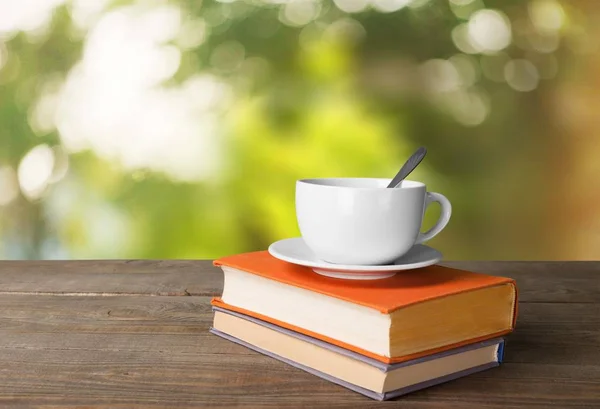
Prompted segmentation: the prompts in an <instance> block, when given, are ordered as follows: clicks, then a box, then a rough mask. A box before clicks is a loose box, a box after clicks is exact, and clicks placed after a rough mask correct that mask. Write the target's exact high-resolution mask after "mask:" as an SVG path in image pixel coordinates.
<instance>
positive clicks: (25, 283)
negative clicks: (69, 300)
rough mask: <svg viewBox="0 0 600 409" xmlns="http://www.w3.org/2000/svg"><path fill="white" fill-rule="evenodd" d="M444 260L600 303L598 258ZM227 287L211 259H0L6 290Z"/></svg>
mask: <svg viewBox="0 0 600 409" xmlns="http://www.w3.org/2000/svg"><path fill="white" fill-rule="evenodd" d="M444 264H445V265H448V266H451V267H456V268H465V269H469V270H473V271H480V272H483V273H488V274H496V275H504V276H507V277H513V278H515V279H516V280H517V285H518V287H519V291H520V294H519V296H520V302H523V303H527V302H578V303H600V280H599V279H598V277H600V263H598V262H446V263H444ZM541 277H543V279H542V278H541ZM222 288H223V274H222V272H221V270H220V269H218V268H216V267H213V266H212V262H210V261H207V260H204V261H192V260H178V261H177V260H173V261H158V260H130V261H92V260H90V261H26V262H25V261H0V294H2V293H15V292H16V293H52V294H71V295H81V294H84V295H85V294H87V295H95V294H98V295H115V294H117V295H127V294H148V295H175V296H184V295H209V296H213V295H218V294H220V293H221V291H222Z"/></svg>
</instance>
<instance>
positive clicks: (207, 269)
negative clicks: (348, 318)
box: [0, 260, 600, 409]
mask: <svg viewBox="0 0 600 409" xmlns="http://www.w3.org/2000/svg"><path fill="white" fill-rule="evenodd" d="M446 264H447V265H451V266H457V267H462V268H468V269H472V270H475V271H482V272H488V273H492V274H498V275H506V276H510V277H514V278H515V279H516V280H517V284H518V286H519V291H520V303H519V310H520V314H519V319H518V322H517V330H516V332H515V333H513V334H512V335H511V336H510V337H509V338H508V341H507V346H506V356H505V363H504V364H503V365H502V366H501V367H499V368H494V369H491V370H488V371H485V372H482V373H479V374H475V375H471V376H469V377H466V378H463V379H459V380H456V381H452V382H450V383H446V384H443V385H439V386H435V387H432V388H429V389H426V390H423V391H420V392H416V393H413V394H411V395H407V396H405V397H402V398H400V399H399V400H397V401H391V402H384V403H381V402H376V401H372V400H369V399H367V398H365V397H363V396H362V395H358V394H356V393H354V392H351V391H348V390H346V389H344V388H342V387H339V386H337V385H334V384H331V383H328V382H326V381H324V380H321V379H320V378H317V377H315V376H312V375H309V374H307V373H305V372H302V371H300V370H297V369H295V368H293V367H291V366H288V365H285V364H283V363H281V362H279V361H276V360H274V359H270V358H267V357H265V356H262V355H259V354H258V353H255V352H253V351H250V350H248V349H245V348H243V347H241V346H238V345H235V344H233V343H231V342H227V341H225V340H223V339H221V338H218V337H216V336H213V335H211V334H209V333H208V328H209V326H210V325H211V319H212V312H211V309H210V305H209V300H210V298H211V297H212V296H213V295H215V294H219V293H220V292H221V288H222V273H221V271H220V270H218V269H216V268H214V267H212V265H211V263H210V262H209V261H137V260H134V261H71V262H50V261H40V262H13V261H3V262H0V408H12V407H24V408H25V407H26V408H55V407H86V408H154V407H165V408H180V407H202V408H206V407H210V406H221V407H231V406H242V407H244V408H249V407H271V408H279V407H285V406H290V407H291V406H294V407H297V406H305V407H310V408H336V407H354V408H379V407H402V408H457V409H468V408H492V407H498V408H506V407H510V408H515V407H527V408H531V407H539V408H548V407H550V406H555V407H557V408H569V407H573V408H600V263H595V262H560V263H542V262H528V263H524V262H462V263H446Z"/></svg>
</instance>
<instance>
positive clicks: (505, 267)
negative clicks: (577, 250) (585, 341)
mask: <svg viewBox="0 0 600 409" xmlns="http://www.w3.org/2000/svg"><path fill="white" fill-rule="evenodd" d="M442 264H444V265H448V266H449V267H455V268H464V269H467V270H472V271H478V272H482V273H486V274H492V275H500V276H506V277H512V278H514V279H515V280H516V281H517V286H518V288H519V291H520V294H519V297H520V301H521V302H577V303H600V262H597V261H551V262H547V261H546V262H544V261H460V262H459V261H453V262H445V263H442Z"/></svg>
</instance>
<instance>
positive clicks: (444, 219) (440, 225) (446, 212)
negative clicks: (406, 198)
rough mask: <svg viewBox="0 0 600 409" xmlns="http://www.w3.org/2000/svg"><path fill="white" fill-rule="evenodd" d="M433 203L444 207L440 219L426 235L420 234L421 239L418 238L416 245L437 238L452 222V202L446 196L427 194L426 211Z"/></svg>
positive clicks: (433, 193)
mask: <svg viewBox="0 0 600 409" xmlns="http://www.w3.org/2000/svg"><path fill="white" fill-rule="evenodd" d="M433 202H438V203H439V204H440V205H441V206H442V212H441V214H440V218H439V219H438V221H437V223H436V224H435V225H434V226H433V227H432V228H431V229H429V230H427V231H426V232H425V233H419V237H417V241H415V244H421V243H424V242H426V241H428V240H431V239H432V238H434V237H435V236H437V235H438V233H439V232H441V231H442V230H444V227H446V225H447V224H448V222H449V221H450V216H451V215H452V205H451V204H450V201H449V200H448V199H447V198H446V196H444V195H442V194H440V193H435V192H427V193H426V194H425V210H427V208H428V207H429V205H430V204H431V203H433ZM423 214H425V211H423Z"/></svg>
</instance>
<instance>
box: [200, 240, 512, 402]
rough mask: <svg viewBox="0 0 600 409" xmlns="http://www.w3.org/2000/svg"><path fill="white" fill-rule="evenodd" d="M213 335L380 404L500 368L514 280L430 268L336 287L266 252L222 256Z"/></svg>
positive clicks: (341, 282)
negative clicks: (220, 289)
mask: <svg viewBox="0 0 600 409" xmlns="http://www.w3.org/2000/svg"><path fill="white" fill-rule="evenodd" d="M214 264H215V265H216V266H219V267H221V269H222V270H223V272H224V276H225V284H224V289H223V294H222V296H221V297H217V298H214V299H213V300H212V305H213V310H214V322H213V326H212V328H211V332H212V333H214V334H216V335H219V336H221V337H223V338H226V339H228V340H230V341H233V342H235V343H237V344H240V345H244V346H246V347H248V348H251V349H253V350H255V351H258V352H260V353H262V354H265V355H268V356H270V357H273V358H276V359H279V360H281V361H284V362H287V363H288V364H290V365H293V366H295V367H297V368H299V369H302V370H304V371H307V372H310V373H312V374H314V375H317V376H320V377H322V378H324V379H327V380H329V381H331V382H334V383H336V384H339V385H342V386H345V387H347V388H349V389H352V390H354V391H356V392H359V393H362V394H363V395H366V396H368V397H371V398H373V399H378V400H385V399H390V398H394V397H396V396H400V395H403V394H406V393H409V392H412V391H415V390H418V389H422V388H425V387H428V386H432V385H435V384H439V383H442V382H446V381H449V380H452V379H456V378H459V377H462V376H465V375H468V374H471V373H474V372H479V371H482V370H485V369H488V368H492V367H495V366H498V365H499V364H500V362H501V361H502V355H503V350H504V339H503V338H502V336H503V335H506V334H508V333H510V332H511V331H513V329H514V326H515V320H516V315H517V311H516V310H517V288H516V285H515V282H514V281H513V280H512V279H509V278H504V277H494V276H490V275H485V274H480V273H475V272H469V271H464V270H458V269H452V268H447V267H442V266H437V265H435V266H430V267H425V268H420V269H416V270H410V271H405V272H401V273H398V274H397V275H395V276H393V277H391V278H387V279H383V280H372V281H351V280H338V279H335V278H328V277H324V276H321V275H318V274H315V273H314V272H313V271H312V270H311V269H310V268H308V267H302V266H298V265H294V264H289V263H286V262H284V261H281V260H278V259H276V258H274V257H272V256H271V255H270V254H269V253H268V252H267V251H261V252H252V253H245V254H239V255H234V256H229V257H224V258H221V259H219V260H216V261H215V262H214Z"/></svg>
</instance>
